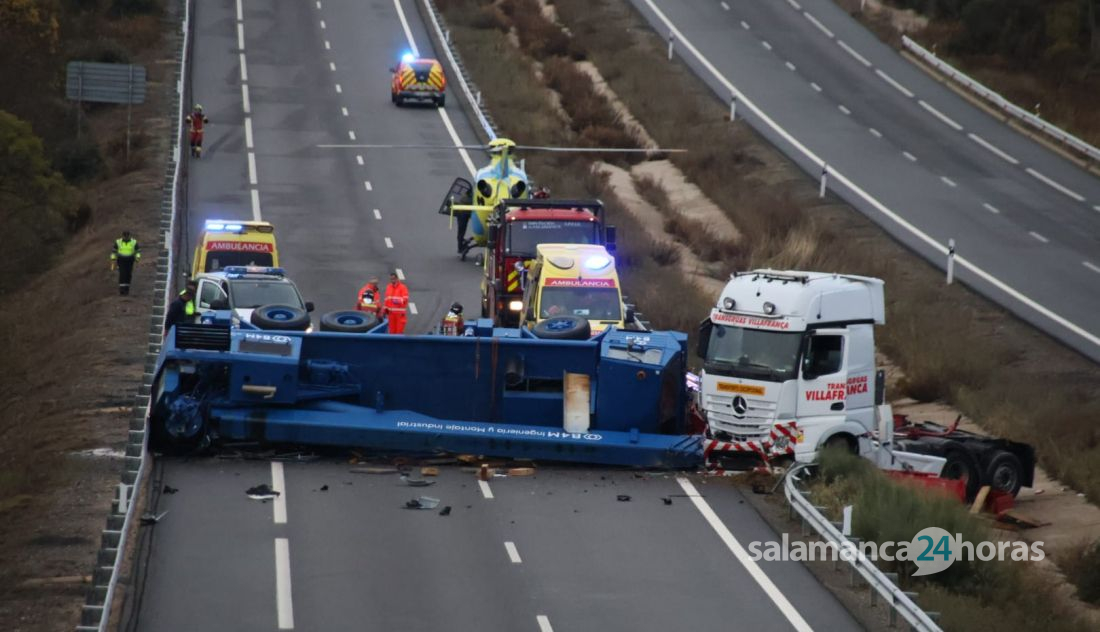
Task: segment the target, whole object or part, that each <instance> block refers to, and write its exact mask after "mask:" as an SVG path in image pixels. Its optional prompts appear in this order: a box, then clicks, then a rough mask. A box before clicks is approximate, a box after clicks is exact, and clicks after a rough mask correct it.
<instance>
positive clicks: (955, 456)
mask: <svg viewBox="0 0 1100 632" xmlns="http://www.w3.org/2000/svg"><path fill="white" fill-rule="evenodd" d="M943 456H944V458H945V459H947V463H944V465H943V471H942V472H941V473H940V478H946V479H951V480H961V481H963V483H964V484H965V488H966V499H967V501H970V500H973V499H974V497H975V496H977V495H978V490H979V489H981V486H982V476H981V470H980V469H979V467H978V459H976V458H974V455H972V454H970V453H969V452H967V451H966V450H964V449H962V448H951V449H948V450H947V451H946V452H944V455H943Z"/></svg>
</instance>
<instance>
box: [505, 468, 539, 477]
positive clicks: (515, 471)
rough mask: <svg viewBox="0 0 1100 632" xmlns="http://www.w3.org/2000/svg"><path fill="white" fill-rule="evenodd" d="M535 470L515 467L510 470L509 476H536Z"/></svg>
mask: <svg viewBox="0 0 1100 632" xmlns="http://www.w3.org/2000/svg"><path fill="white" fill-rule="evenodd" d="M534 475H535V468H533V467H513V468H509V469H508V476H534Z"/></svg>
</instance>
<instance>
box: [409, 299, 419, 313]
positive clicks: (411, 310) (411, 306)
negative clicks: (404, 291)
mask: <svg viewBox="0 0 1100 632" xmlns="http://www.w3.org/2000/svg"><path fill="white" fill-rule="evenodd" d="M409 311H410V312H412V315H413V316H416V314H417V313H418V312H417V311H416V303H413V302H412V301H409Z"/></svg>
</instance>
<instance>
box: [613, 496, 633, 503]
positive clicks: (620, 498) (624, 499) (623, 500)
mask: <svg viewBox="0 0 1100 632" xmlns="http://www.w3.org/2000/svg"><path fill="white" fill-rule="evenodd" d="M615 500H617V501H619V502H621V503H628V502H630V496H629V495H627V494H619V495H618V496H616V497H615Z"/></svg>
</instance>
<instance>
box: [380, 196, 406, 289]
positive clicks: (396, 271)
mask: <svg viewBox="0 0 1100 632" xmlns="http://www.w3.org/2000/svg"><path fill="white" fill-rule="evenodd" d="M375 210H378V209H375ZM393 272H394V274H396V275H397V279H398V280H399V281H404V280H405V271H404V270H402V269H401V268H394V269H393Z"/></svg>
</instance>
